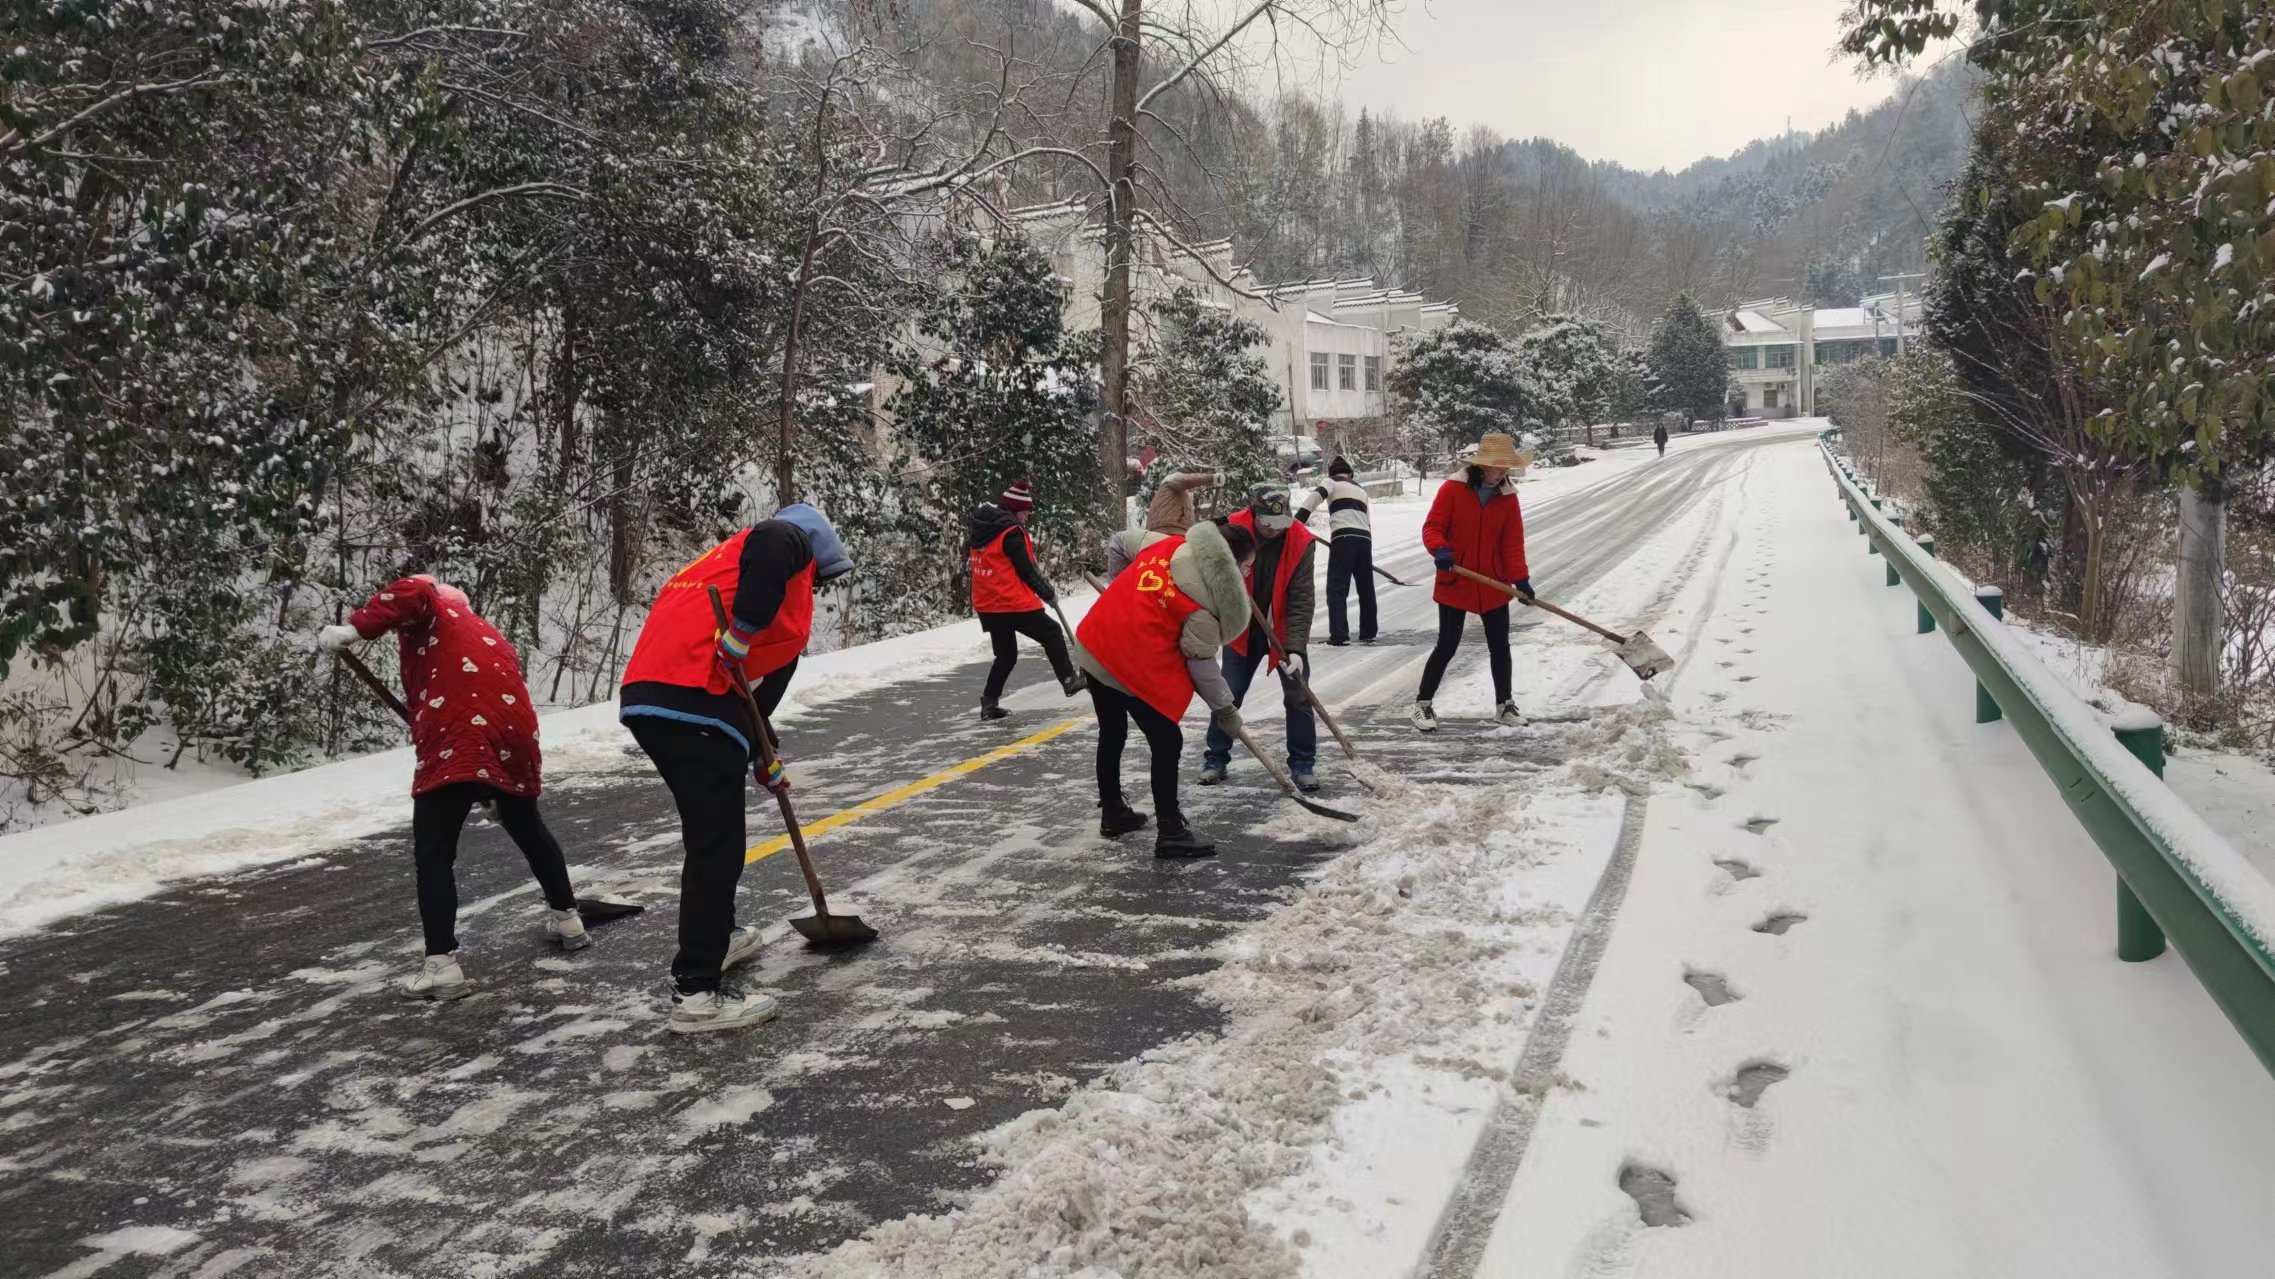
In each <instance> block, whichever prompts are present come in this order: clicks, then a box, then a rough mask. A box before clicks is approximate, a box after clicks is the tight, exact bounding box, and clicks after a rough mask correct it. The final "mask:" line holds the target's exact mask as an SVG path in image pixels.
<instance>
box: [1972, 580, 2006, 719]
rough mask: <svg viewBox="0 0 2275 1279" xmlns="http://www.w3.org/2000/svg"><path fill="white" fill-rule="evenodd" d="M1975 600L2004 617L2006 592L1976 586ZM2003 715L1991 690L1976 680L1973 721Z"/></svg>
mask: <svg viewBox="0 0 2275 1279" xmlns="http://www.w3.org/2000/svg"><path fill="white" fill-rule="evenodd" d="M1975 602H1976V603H1977V604H1980V605H1982V606H1983V611H1984V612H1986V613H1989V614H1990V615H1991V616H1992V617H1996V618H2000V619H2002V620H2003V619H2004V618H2005V617H2006V592H2005V591H2002V590H2000V589H1999V588H1997V587H1995V586H1978V587H1976V588H1975ZM2005 716H2006V712H2004V711H2002V710H2000V709H1999V702H1998V699H1997V698H1995V697H1993V696H1991V690H1989V689H1987V688H1984V687H1983V682H1982V681H1981V680H1976V681H1975V722H1976V723H1978V724H1988V723H1991V722H1992V721H1994V720H1998V719H2003V718H2005Z"/></svg>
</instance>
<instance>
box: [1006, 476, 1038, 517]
mask: <svg viewBox="0 0 2275 1279" xmlns="http://www.w3.org/2000/svg"><path fill="white" fill-rule="evenodd" d="M1000 505H1001V506H1002V507H1003V509H1004V510H1006V511H1032V510H1034V509H1035V490H1034V486H1033V484H1032V482H1030V481H1028V480H1013V481H1011V487H1010V488H1007V489H1005V490H1003V500H1002V502H1001V503H1000Z"/></svg>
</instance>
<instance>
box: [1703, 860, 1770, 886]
mask: <svg viewBox="0 0 2275 1279" xmlns="http://www.w3.org/2000/svg"><path fill="white" fill-rule="evenodd" d="M1714 864H1715V865H1717V866H1720V867H1721V868H1722V869H1723V871H1724V872H1725V873H1727V874H1728V875H1729V876H1730V878H1731V879H1733V880H1736V881H1737V882H1739V883H1741V884H1742V883H1744V882H1746V881H1747V880H1749V879H1760V878H1761V877H1762V873H1761V872H1760V871H1758V870H1756V869H1754V866H1753V863H1751V862H1749V861H1747V860H1745V859H1744V858H1742V857H1717V858H1715V859H1714Z"/></svg>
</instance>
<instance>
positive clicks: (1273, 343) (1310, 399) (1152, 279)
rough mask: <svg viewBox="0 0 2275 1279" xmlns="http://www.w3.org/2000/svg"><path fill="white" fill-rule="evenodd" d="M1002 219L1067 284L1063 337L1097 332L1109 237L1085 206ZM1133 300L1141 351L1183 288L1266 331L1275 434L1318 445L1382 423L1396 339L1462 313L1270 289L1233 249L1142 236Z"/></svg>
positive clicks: (1327, 283) (1312, 287)
mask: <svg viewBox="0 0 2275 1279" xmlns="http://www.w3.org/2000/svg"><path fill="white" fill-rule="evenodd" d="M1009 218H1010V220H1011V222H1012V223H1013V224H1014V225H1016V226H1018V227H1019V228H1020V230H1021V231H1023V232H1024V233H1025V234H1026V235H1027V237H1028V238H1029V239H1031V240H1033V241H1034V242H1035V244H1036V246H1037V247H1039V248H1041V249H1042V250H1043V251H1044V252H1045V253H1047V254H1049V255H1050V258H1051V262H1052V265H1053V267H1054V269H1056V270H1057V271H1058V273H1059V275H1060V276H1062V277H1063V278H1065V280H1066V281H1067V286H1068V287H1067V314H1066V320H1067V326H1068V327H1069V328H1074V329H1086V328H1095V327H1097V325H1098V318H1099V310H1100V301H1101V299H1102V297H1103V296H1104V293H1105V284H1106V253H1105V230H1104V228H1102V227H1100V226H1098V225H1096V224H1095V223H1093V222H1091V221H1090V220H1089V216H1088V209H1087V206H1085V205H1084V204H1083V203H1082V202H1080V201H1068V202H1065V203H1062V204H1046V205H1037V206H1034V207H1031V208H1025V209H1016V210H1013V211H1012V212H1011V213H1010V215H1009ZM1131 275H1132V280H1131V292H1132V295H1133V300H1134V302H1135V304H1136V308H1137V314H1138V318H1137V319H1136V320H1135V321H1134V322H1133V323H1134V328H1135V334H1134V336H1135V340H1136V341H1137V342H1138V343H1139V344H1141V345H1142V344H1143V343H1144V342H1145V341H1146V340H1147V339H1148V336H1149V335H1148V334H1147V333H1146V332H1145V329H1144V324H1143V318H1142V317H1143V316H1144V314H1145V313H1146V310H1147V308H1148V307H1150V306H1151V305H1152V304H1153V303H1155V302H1158V301H1160V300H1162V299H1164V298H1166V297H1168V296H1169V295H1171V294H1172V293H1174V292H1176V291H1177V290H1178V289H1180V288H1190V289H1192V290H1193V292H1194V293H1195V294H1197V295H1199V297H1200V298H1201V300H1202V301H1203V302H1204V303H1205V304H1208V305H1213V306H1218V307H1222V308H1225V309H1227V310H1229V311H1231V312H1232V313H1233V314H1234V315H1236V316H1238V317H1239V318H1241V319H1244V320H1248V321H1250V322H1252V323H1254V324H1256V325H1257V326H1258V327H1260V328H1262V329H1263V330H1264V333H1265V335H1266V337H1267V338H1268V339H1269V345H1268V346H1267V347H1266V348H1265V349H1264V350H1263V351H1260V352H1259V353H1258V354H1259V355H1261V357H1262V358H1263V360H1264V362H1265V364H1266V366H1267V367H1269V368H1270V370H1271V374H1272V379H1273V380H1274V381H1275V382H1277V383H1278V384H1279V388H1280V400H1281V405H1282V409H1281V412H1282V419H1281V422H1280V423H1279V426H1280V429H1281V431H1282V432H1284V433H1286V434H1289V435H1296V436H1317V435H1318V434H1319V433H1320V431H1319V427H1320V424H1321V423H1325V424H1327V426H1328V428H1329V430H1330V432H1331V431H1332V429H1333V427H1334V425H1335V424H1336V423H1338V422H1348V421H1355V420H1364V419H1369V418H1378V417H1381V416H1383V415H1384V414H1386V413H1387V412H1388V411H1389V399H1388V394H1389V393H1388V378H1389V376H1390V363H1391V360H1392V359H1393V357H1394V344H1393V342H1392V339H1393V338H1394V337H1395V336H1396V335H1398V334H1399V333H1401V332H1415V333H1421V332H1428V331H1429V330H1431V329H1435V328H1440V327H1443V326H1445V325H1447V324H1451V323H1452V322H1453V321H1454V320H1455V319H1457V318H1458V317H1459V316H1460V310H1459V309H1458V308H1457V307H1456V306H1455V305H1454V304H1453V303H1450V302H1439V303H1431V302H1428V301H1426V300H1425V299H1424V298H1423V297H1422V295H1421V294H1419V293H1408V292H1404V291H1401V290H1396V289H1386V288H1383V287H1382V286H1381V285H1379V284H1377V283H1375V282H1374V281H1373V280H1371V279H1365V278H1360V279H1352V280H1304V281H1300V282H1297V283H1291V284H1279V285H1267V284H1264V283H1262V282H1260V281H1258V280H1257V279H1256V278H1255V277H1254V276H1253V275H1252V274H1250V273H1249V272H1248V270H1247V269H1246V268H1244V267H1236V266H1234V265H1233V261H1232V242H1231V241H1230V240H1217V241H1213V242H1211V243H1208V244H1198V245H1192V246H1190V247H1186V246H1181V245H1177V244H1173V243H1171V242H1169V241H1168V240H1166V239H1164V238H1162V237H1160V236H1154V235H1148V234H1146V232H1145V229H1144V228H1143V227H1140V228H1139V233H1138V240H1137V262H1136V264H1135V268H1134V269H1133V271H1132V273H1131Z"/></svg>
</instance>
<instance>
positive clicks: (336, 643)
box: [316, 625, 363, 653]
mask: <svg viewBox="0 0 2275 1279" xmlns="http://www.w3.org/2000/svg"><path fill="white" fill-rule="evenodd" d="M361 643H363V632H361V631H359V630H357V629H356V628H354V627H353V626H345V625H343V626H327V627H325V628H324V629H323V630H320V631H318V632H316V647H318V648H320V649H323V650H324V651H325V652H327V653H337V652H339V651H340V650H341V649H344V648H346V647H347V646H348V645H350V644H361Z"/></svg>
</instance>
